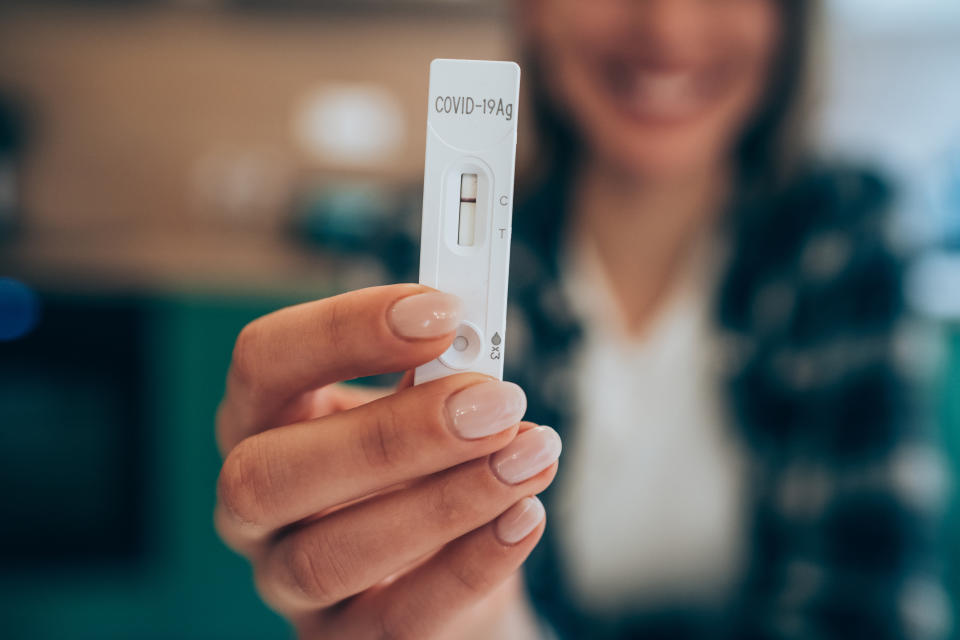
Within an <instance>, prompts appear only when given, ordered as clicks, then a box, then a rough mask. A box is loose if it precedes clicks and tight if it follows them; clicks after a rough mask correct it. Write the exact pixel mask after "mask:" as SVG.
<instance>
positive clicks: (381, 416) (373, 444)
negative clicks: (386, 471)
mask: <svg viewBox="0 0 960 640" xmlns="http://www.w3.org/2000/svg"><path fill="white" fill-rule="evenodd" d="M402 422H403V420H402V417H401V416H400V415H399V413H398V412H397V410H396V407H395V406H394V405H393V403H391V402H385V403H384V405H383V407H381V410H380V411H377V412H375V414H374V419H373V420H371V421H370V422H369V423H368V424H367V426H366V427H365V428H364V429H361V430H360V449H361V451H362V453H363V456H364V459H365V460H366V462H367V464H368V465H369V466H370V467H372V468H374V469H381V468H385V467H392V466H394V465H395V464H397V463H398V462H399V461H400V460H401V459H403V457H404V448H405V447H404V444H403V425H402Z"/></svg>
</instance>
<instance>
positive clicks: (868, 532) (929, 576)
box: [506, 168, 949, 638]
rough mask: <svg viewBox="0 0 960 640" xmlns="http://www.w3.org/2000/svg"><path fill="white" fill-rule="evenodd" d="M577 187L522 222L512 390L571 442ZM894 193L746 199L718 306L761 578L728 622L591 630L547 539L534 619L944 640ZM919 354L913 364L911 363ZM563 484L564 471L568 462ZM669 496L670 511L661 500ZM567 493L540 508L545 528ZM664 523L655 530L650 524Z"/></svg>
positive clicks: (511, 337)
mask: <svg viewBox="0 0 960 640" xmlns="http://www.w3.org/2000/svg"><path fill="white" fill-rule="evenodd" d="M565 186H566V184H565V181H564V177H563V174H562V173H559V172H558V173H557V174H555V175H553V177H552V178H550V179H548V180H547V181H545V182H544V184H543V185H542V186H541V188H540V189H538V190H537V191H536V192H535V194H534V195H533V197H532V198H530V199H529V200H528V201H527V202H526V203H525V204H524V205H522V206H520V207H518V209H517V212H516V214H515V216H514V228H513V249H512V258H511V276H510V278H511V279H510V292H511V302H510V305H511V306H510V312H509V314H510V317H509V320H508V326H507V332H506V339H507V361H506V365H507V378H508V379H511V380H514V381H516V382H518V383H519V384H520V385H521V386H522V387H523V388H524V389H525V390H526V392H527V395H528V401H529V410H528V413H527V416H528V419H530V420H532V421H535V422H538V423H541V424H549V425H551V426H553V427H555V428H556V429H557V430H558V431H559V432H560V433H561V435H564V434H567V435H569V433H570V429H572V424H574V423H575V415H574V411H575V409H574V407H575V402H574V401H573V400H574V395H573V389H574V388H575V387H574V384H573V383H574V373H575V372H574V371H572V370H571V364H570V363H571V361H572V354H574V353H575V352H576V349H577V348H578V345H579V341H580V337H581V334H582V331H581V328H580V327H579V326H578V323H577V320H576V319H575V318H574V315H573V313H572V312H571V307H570V304H569V301H568V300H566V299H565V297H564V295H565V294H564V291H563V288H562V287H561V286H560V282H559V279H560V265H559V259H558V258H559V256H558V253H559V247H560V244H561V240H562V238H563V235H562V234H563V220H564V217H565V216H564V213H565V205H566V202H567V198H566V189H565ZM890 200H891V199H890V193H889V190H888V188H887V187H886V185H885V183H884V182H883V181H881V180H879V179H878V178H876V177H874V176H872V175H871V174H868V173H865V172H860V171H854V170H835V169H834V170H827V169H815V168H810V169H809V170H807V171H805V172H803V173H802V174H801V177H799V178H798V179H796V180H795V181H793V183H792V184H791V186H789V187H786V188H784V189H782V190H780V191H779V192H778V193H777V194H774V195H770V194H767V195H765V196H764V197H753V198H751V197H742V198H741V199H740V201H739V202H738V204H737V205H736V206H735V207H733V208H732V214H731V215H730V216H729V225H728V226H727V231H728V233H729V238H728V240H729V244H730V247H731V254H730V259H729V262H728V264H727V266H726V273H725V275H724V277H723V278H722V284H721V286H720V287H719V291H718V292H717V295H716V301H715V302H716V304H715V311H716V312H715V318H716V326H717V328H718V330H719V333H720V335H721V341H722V343H723V346H724V348H723V350H722V351H723V353H724V354H725V356H724V357H723V358H722V362H719V363H715V365H716V370H717V371H716V373H717V375H718V376H719V380H720V382H721V384H723V385H724V386H723V388H725V389H726V390H727V391H728V393H727V394H726V397H727V400H728V402H727V406H728V409H729V420H728V421H729V424H730V425H732V427H733V428H734V429H735V431H736V434H735V435H736V437H738V438H739V439H740V440H741V441H742V442H743V443H744V444H745V448H746V450H747V451H748V458H749V470H748V474H749V475H748V477H749V482H748V486H749V490H750V492H751V493H750V496H749V500H750V505H751V509H750V511H751V516H750V522H749V526H748V531H749V535H750V541H749V544H748V546H747V548H748V549H749V551H748V556H749V559H748V566H747V568H746V570H745V576H744V578H743V579H742V582H741V583H740V585H739V586H738V589H737V592H736V593H733V594H730V598H729V606H727V607H726V608H725V610H724V612H723V614H722V615H720V616H719V617H718V616H704V615H700V614H699V613H698V612H697V611H695V610H687V609H684V608H682V607H681V608H677V609H676V610H669V611H658V612H624V613H623V614H622V615H618V616H603V617H598V616H593V615H591V614H590V613H589V612H587V611H584V610H582V609H581V608H580V607H579V606H578V604H577V602H576V599H575V598H574V597H572V595H571V592H570V591H569V589H568V585H567V580H566V576H565V568H564V560H563V557H562V554H561V553H560V552H559V547H558V544H557V541H556V539H555V537H554V536H553V535H552V534H551V527H549V526H548V527H547V534H546V535H545V538H544V540H543V541H542V542H541V544H540V545H539V546H538V548H537V549H536V550H535V551H534V554H533V555H532V556H531V558H530V560H529V561H528V563H527V565H526V572H525V573H526V580H527V584H528V588H529V591H530V594H531V596H532V599H533V602H534V604H535V606H536V608H537V610H538V612H539V613H540V614H541V615H542V616H543V618H544V619H545V620H546V621H547V622H548V623H549V625H550V626H551V628H552V629H553V630H554V631H555V632H556V633H557V634H558V635H560V636H561V637H565V638H566V637H571V638H628V637H629V638H657V637H665V638H684V637H698V638H699V637H724V638H934V637H941V636H942V635H944V634H945V633H946V630H945V628H946V626H947V625H948V618H949V607H948V606H947V604H946V602H947V599H946V596H945V595H944V593H943V591H942V589H941V588H940V583H939V580H938V576H939V567H938V566H937V565H936V562H935V555H934V554H933V553H932V548H933V544H934V542H935V537H936V526H935V524H936V518H935V517H934V516H935V512H936V510H937V507H938V504H939V503H938V500H937V497H938V496H937V495H936V494H937V482H936V480H937V478H938V477H939V476H938V473H939V472H940V471H941V470H942V467H941V466H940V465H939V457H938V456H937V450H936V449H935V448H934V447H933V445H932V439H931V438H932V435H933V434H932V432H931V429H930V424H931V423H930V421H929V419H928V416H927V415H925V414H924V412H923V411H922V410H921V405H920V404H919V403H917V402H915V398H916V396H915V395H914V394H912V393H911V391H910V390H911V388H913V387H912V384H911V380H910V379H909V378H910V371H911V369H910V367H909V358H904V357H903V356H904V353H903V352H904V351H907V352H909V344H910V343H909V341H908V340H906V339H905V338H904V336H908V335H909V334H908V333H906V332H904V331H903V329H904V327H905V326H906V325H905V313H904V302H903V299H902V294H901V277H902V269H901V261H900V260H899V259H898V258H897V257H896V255H895V253H894V252H892V251H891V250H890V248H889V246H888V243H887V241H886V237H885V221H886V216H885V212H886V211H887V210H888V209H889V205H890ZM908 355H909V354H908ZM560 473H563V465H562V464H561V470H560ZM664 498H665V499H669V496H664ZM552 499H554V494H553V492H552V490H548V491H547V492H546V493H545V494H544V500H545V502H546V504H547V509H548V513H549V510H550V504H551V500H552ZM654 526H655V525H654Z"/></svg>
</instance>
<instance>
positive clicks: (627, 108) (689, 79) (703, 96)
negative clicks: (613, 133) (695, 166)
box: [597, 59, 724, 125]
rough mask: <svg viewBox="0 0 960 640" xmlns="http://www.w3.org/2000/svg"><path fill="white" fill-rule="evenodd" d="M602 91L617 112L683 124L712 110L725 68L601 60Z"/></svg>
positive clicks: (644, 120)
mask: <svg viewBox="0 0 960 640" xmlns="http://www.w3.org/2000/svg"><path fill="white" fill-rule="evenodd" d="M598 66H599V69H600V72H599V73H598V74H597V75H598V77H599V78H600V79H601V84H602V86H603V90H604V92H605V94H606V95H607V96H608V98H610V99H611V101H612V102H613V103H614V104H615V105H616V108H617V110H618V111H620V112H621V113H622V114H624V115H625V116H626V117H628V118H630V119H631V120H634V121H638V122H640V123H650V124H660V125H663V124H681V123H685V122H688V121H690V120H692V119H695V118H696V117H697V116H699V115H700V114H701V113H702V112H704V111H706V110H707V109H709V108H710V107H711V106H712V105H713V103H714V102H715V101H716V99H717V98H718V96H719V94H720V93H721V91H722V87H723V85H724V82H723V77H724V73H723V70H722V67H718V66H716V65H703V64H697V63H674V64H662V63H658V62H648V61H625V60H617V59H608V60H601V61H599V62H598Z"/></svg>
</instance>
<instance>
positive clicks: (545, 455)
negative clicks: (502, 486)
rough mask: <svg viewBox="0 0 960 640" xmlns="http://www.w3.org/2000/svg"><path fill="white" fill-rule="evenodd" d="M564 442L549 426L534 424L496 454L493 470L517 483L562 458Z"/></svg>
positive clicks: (493, 460) (492, 460) (494, 455)
mask: <svg viewBox="0 0 960 640" xmlns="http://www.w3.org/2000/svg"><path fill="white" fill-rule="evenodd" d="M561 448H562V443H561V442H560V436H559V435H557V432H556V431H554V430H553V429H551V428H550V427H534V428H533V429H530V430H529V431H524V432H523V433H521V434H520V435H518V436H517V437H516V438H515V439H514V440H513V442H511V443H510V444H508V445H507V446H506V447H504V448H503V449H501V450H500V451H498V452H496V453H495V454H493V457H492V458H491V459H490V464H491V465H493V471H494V473H496V474H497V477H499V478H500V479H501V480H503V481H504V482H506V483H507V484H518V483H520V482H523V481H524V480H528V479H530V478H532V477H533V476H535V475H537V474H538V473H540V472H541V471H543V470H544V469H546V468H547V467H549V466H550V465H552V464H553V463H554V462H556V461H557V458H559V457H560V449H561Z"/></svg>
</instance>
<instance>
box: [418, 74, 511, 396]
mask: <svg viewBox="0 0 960 640" xmlns="http://www.w3.org/2000/svg"><path fill="white" fill-rule="evenodd" d="M519 91H520V67H519V66H517V64H516V63H513V62H493V61H487V60H442V59H438V60H434V61H433V62H432V63H431V64H430V92H429V93H430V98H429V101H428V103H427V104H428V115H427V152H426V161H425V165H424V172H423V229H422V233H421V238H420V283H421V284H425V285H428V286H431V287H433V288H435V289H439V290H440V291H445V292H447V293H453V294H455V295H457V296H459V297H460V299H461V300H462V301H463V318H462V322H461V324H460V326H459V327H458V328H457V333H456V337H455V338H454V339H453V343H452V344H451V345H450V347H449V348H448V349H447V350H446V351H445V352H444V353H443V354H442V355H441V356H440V357H439V358H437V359H436V360H433V361H431V362H428V363H427V364H424V365H422V366H420V367H417V370H416V373H415V375H414V383H415V384H420V383H421V382H427V381H429V380H435V379H437V378H442V377H444V376H448V375H451V374H454V373H458V372H461V371H476V372H479V373H485V374H487V375H490V376H494V377H496V378H499V379H502V378H503V355H504V348H505V345H506V335H505V333H504V328H505V326H504V325H505V323H506V316H507V274H508V272H509V266H510V224H511V217H512V215H513V173H514V162H515V158H516V148H517V115H518V114H517V106H518V98H519Z"/></svg>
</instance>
